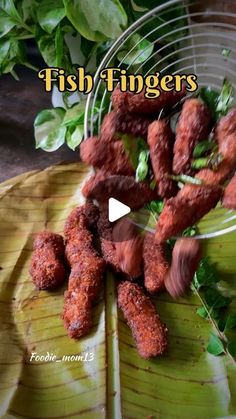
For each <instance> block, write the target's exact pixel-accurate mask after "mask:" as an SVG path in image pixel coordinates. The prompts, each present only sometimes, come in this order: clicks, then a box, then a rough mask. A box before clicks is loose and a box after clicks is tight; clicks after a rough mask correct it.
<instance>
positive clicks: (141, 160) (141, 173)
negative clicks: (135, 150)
mask: <svg viewBox="0 0 236 419" xmlns="http://www.w3.org/2000/svg"><path fill="white" fill-rule="evenodd" d="M148 159H149V151H148V150H142V151H141V152H140V153H139V157H138V166H137V169H136V176H135V178H136V181H137V182H140V181H142V180H144V179H146V177H147V175H148V169H149V167H148Z"/></svg>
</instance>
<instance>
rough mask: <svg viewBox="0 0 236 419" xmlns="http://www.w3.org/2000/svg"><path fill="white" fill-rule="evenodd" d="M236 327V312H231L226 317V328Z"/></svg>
mask: <svg viewBox="0 0 236 419" xmlns="http://www.w3.org/2000/svg"><path fill="white" fill-rule="evenodd" d="M235 327H236V314H229V315H228V317H227V319H226V323H225V327H224V330H230V329H234V328H235Z"/></svg>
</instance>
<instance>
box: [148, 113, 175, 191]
mask: <svg viewBox="0 0 236 419" xmlns="http://www.w3.org/2000/svg"><path fill="white" fill-rule="evenodd" d="M148 144H149V147H150V158H151V163H152V168H153V172H154V175H155V179H156V181H157V188H158V193H159V195H160V196H161V197H163V198H170V197H171V196H173V195H174V193H175V191H176V184H175V183H174V181H173V180H171V179H170V178H169V177H168V175H169V174H171V173H172V145H173V133H172V131H171V129H170V127H169V125H168V123H167V122H166V121H165V120H164V119H161V120H159V121H154V122H152V124H151V125H149V128H148Z"/></svg>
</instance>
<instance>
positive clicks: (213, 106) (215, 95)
mask: <svg viewBox="0 0 236 419" xmlns="http://www.w3.org/2000/svg"><path fill="white" fill-rule="evenodd" d="M198 95H199V97H200V98H201V99H202V100H203V102H205V104H206V105H207V106H208V108H209V109H210V110H211V112H212V115H213V118H214V120H215V121H217V120H218V119H219V118H220V117H221V116H224V115H226V114H227V112H228V111H229V109H230V107H231V105H232V103H233V101H234V90H233V86H232V84H231V83H230V81H229V80H228V79H227V78H225V79H224V81H223V84H222V88H221V91H220V92H217V91H216V90H214V89H212V88H211V87H202V88H201V89H200V91H199V93H198Z"/></svg>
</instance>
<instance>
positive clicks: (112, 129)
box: [100, 110, 154, 143]
mask: <svg viewBox="0 0 236 419" xmlns="http://www.w3.org/2000/svg"><path fill="white" fill-rule="evenodd" d="M128 112H129V111H126V112H125V113H123V112H120V111H116V110H113V111H111V112H109V113H108V114H107V115H106V116H105V117H104V119H103V122H102V125H101V131H100V137H101V140H102V141H103V142H106V143H108V142H111V141H114V140H117V139H118V138H119V134H131V135H134V136H137V137H142V138H144V139H145V138H146V137H147V131H148V125H149V124H150V123H151V122H152V121H153V119H154V118H153V117H152V118H151V117H149V118H147V117H142V116H139V115H133V114H129V113H128Z"/></svg>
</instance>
